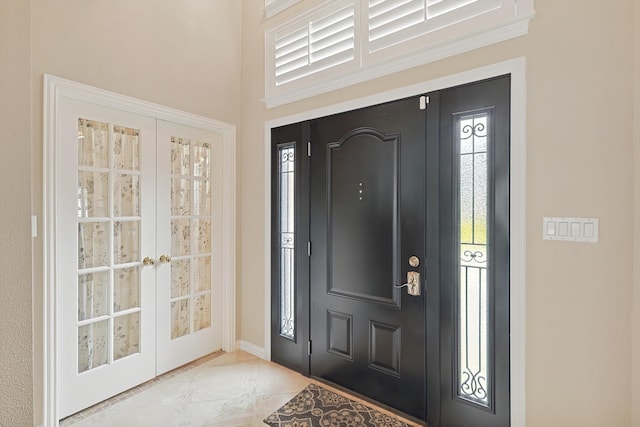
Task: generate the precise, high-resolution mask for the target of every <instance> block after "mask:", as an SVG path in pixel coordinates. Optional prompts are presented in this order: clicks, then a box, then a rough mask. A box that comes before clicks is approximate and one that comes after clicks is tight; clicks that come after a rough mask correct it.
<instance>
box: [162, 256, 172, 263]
mask: <svg viewBox="0 0 640 427" xmlns="http://www.w3.org/2000/svg"><path fill="white" fill-rule="evenodd" d="M160 262H161V263H163V264H169V263H170V262H171V257H170V256H169V255H167V254H162V255H160Z"/></svg>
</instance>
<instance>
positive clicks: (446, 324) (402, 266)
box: [272, 76, 510, 427]
mask: <svg viewBox="0 0 640 427" xmlns="http://www.w3.org/2000/svg"><path fill="white" fill-rule="evenodd" d="M509 92H510V79H509V77H508V76H507V77H500V78H495V79H491V80H487V81H482V82H478V83H474V84H469V85H465V86H460V87H455V88H451V89H446V90H442V91H437V92H433V93H430V94H428V95H427V96H424V97H413V98H408V99H404V100H400V101H395V102H390V103H387V104H382V105H377V106H373V107H368V108H365V109H361V110H355V111H350V112H346V113H341V114H337V115H333V116H329V117H324V118H320V119H315V120H311V121H308V122H304V123H298V124H294V125H289V126H287V127H283V128H279V129H275V130H274V131H273V133H272V135H273V141H274V165H273V167H274V180H273V182H274V194H273V203H274V210H273V215H274V216H275V217H274V223H273V224H274V225H273V230H274V239H273V250H274V252H273V253H274V254H278V255H277V256H274V264H273V272H274V275H273V291H272V298H273V305H272V307H273V308H272V313H273V316H274V321H273V339H272V357H273V359H274V360H275V361H278V362H279V363H282V364H284V365H286V366H289V367H292V368H294V369H296V370H298V371H300V372H302V373H304V374H306V375H309V374H310V375H311V376H314V377H317V378H320V379H322V380H324V381H327V382H330V383H333V384H336V385H338V386H341V387H344V388H346V389H349V390H352V391H354V392H356V393H359V394H361V395H364V396H366V397H369V398H371V399H374V400H376V401H378V402H381V403H383V404H385V405H388V406H391V407H393V408H395V409H397V410H399V411H402V412H404V413H406V414H409V415H411V416H414V417H416V418H419V419H422V420H425V421H426V422H427V424H428V425H429V426H431V427H435V426H442V427H469V426H474V427H489V426H491V427H507V426H509V425H510V421H509V412H510V394H509V123H510V119H509V112H510V107H509V98H510V93H509ZM425 106H426V109H423V107H425ZM308 141H310V142H309V144H308V146H307V142H308ZM309 148H310V149H309ZM293 153H297V154H295V161H294V154H293ZM294 169H295V171H296V172H295V173H294V172H293V171H294ZM293 178H295V179H293ZM418 275H419V276H418ZM408 276H411V278H410V277H408ZM410 281H412V282H413V283H415V284H412V285H411V286H403V285H405V284H407V283H408V282H410ZM409 291H411V292H409ZM412 294H413V295H412ZM307 322H308V323H307Z"/></svg>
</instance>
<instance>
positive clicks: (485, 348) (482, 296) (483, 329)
mask: <svg viewBox="0 0 640 427" xmlns="http://www.w3.org/2000/svg"><path fill="white" fill-rule="evenodd" d="M454 125H455V133H454V135H456V144H457V147H456V148H457V150H456V153H457V159H456V160H457V161H456V171H457V173H456V174H455V176H454V182H455V183H456V186H455V188H457V199H456V200H455V204H456V206H455V211H457V227H456V230H457V233H456V240H457V245H456V252H457V256H456V259H458V263H457V264H458V274H456V275H455V277H457V281H454V286H455V287H456V291H455V292H454V295H457V298H456V300H457V301H456V303H455V307H456V308H455V313H456V332H455V336H456V340H455V345H456V348H457V351H455V352H454V354H456V371H455V375H454V378H455V381H456V384H455V385H454V388H453V389H454V390H456V392H455V394H456V396H457V397H458V398H460V399H463V400H465V401H468V402H470V403H472V404H476V405H479V406H481V407H485V408H491V407H492V404H493V402H492V386H493V384H492V372H491V360H492V359H491V357H492V353H491V348H492V345H491V334H490V331H491V325H490V322H491V305H490V302H491V298H492V295H491V292H492V291H491V271H490V269H489V267H490V263H489V260H490V256H491V252H490V249H491V247H490V242H489V236H490V234H491V230H490V227H491V222H490V220H489V218H490V215H489V206H490V197H491V194H490V185H491V183H490V179H491V178H490V176H491V175H490V147H491V132H490V126H491V111H490V110H483V111H476V112H473V113H465V114H461V115H457V117H455V120H454Z"/></svg>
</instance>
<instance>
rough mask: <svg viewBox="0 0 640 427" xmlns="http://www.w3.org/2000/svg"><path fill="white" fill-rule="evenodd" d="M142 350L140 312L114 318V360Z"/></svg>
mask: <svg viewBox="0 0 640 427" xmlns="http://www.w3.org/2000/svg"><path fill="white" fill-rule="evenodd" d="M139 352H140V312H136V313H130V314H125V315H124V316H119V317H115V318H114V319H113V360H118V359H122V358H123V357H125V356H129V355H131V354H135V353H139Z"/></svg>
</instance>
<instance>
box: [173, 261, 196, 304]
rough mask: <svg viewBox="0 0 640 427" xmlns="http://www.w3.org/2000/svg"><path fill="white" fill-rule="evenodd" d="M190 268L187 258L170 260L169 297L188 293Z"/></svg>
mask: <svg viewBox="0 0 640 427" xmlns="http://www.w3.org/2000/svg"><path fill="white" fill-rule="evenodd" d="M190 269H191V265H190V260H189V259H181V260H177V261H176V260H173V261H171V298H178V297H182V296H186V295H189V281H190V278H191V271H190Z"/></svg>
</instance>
